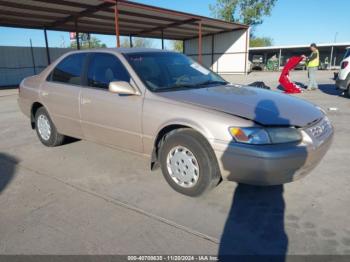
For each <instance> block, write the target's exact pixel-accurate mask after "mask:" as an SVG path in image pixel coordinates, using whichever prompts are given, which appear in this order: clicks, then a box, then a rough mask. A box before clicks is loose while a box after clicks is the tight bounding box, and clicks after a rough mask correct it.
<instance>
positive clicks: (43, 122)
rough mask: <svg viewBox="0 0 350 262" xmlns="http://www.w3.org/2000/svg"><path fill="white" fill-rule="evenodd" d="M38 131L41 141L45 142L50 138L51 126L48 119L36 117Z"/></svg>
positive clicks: (43, 116)
mask: <svg viewBox="0 0 350 262" xmlns="http://www.w3.org/2000/svg"><path fill="white" fill-rule="evenodd" d="M37 124H38V131H39V134H40V136H41V138H42V139H44V140H45V141H47V140H49V139H50V136H51V126H50V122H49V119H47V117H46V116H45V115H40V116H39V117H38V122H37Z"/></svg>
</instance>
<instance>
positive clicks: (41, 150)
mask: <svg viewBox="0 0 350 262" xmlns="http://www.w3.org/2000/svg"><path fill="white" fill-rule="evenodd" d="M305 74H306V73H305V72H295V73H293V75H292V77H293V78H294V79H295V80H298V81H301V82H305V81H306V76H305ZM331 77H332V73H331V72H320V73H319V76H318V78H319V83H320V84H321V85H320V90H318V91H312V92H305V93H303V94H301V95H296V96H298V97H301V98H303V99H307V100H310V101H312V102H314V103H316V104H318V105H320V106H321V107H322V108H324V109H325V110H326V111H328V108H330V107H336V108H338V110H337V111H329V117H330V119H331V121H332V122H333V124H334V126H335V139H334V143H333V145H332V147H331V149H330V151H329V152H328V154H327V155H326V157H325V158H324V160H323V161H322V163H321V164H320V165H319V166H318V167H317V168H316V169H315V170H314V171H313V172H312V173H311V174H310V175H309V176H307V177H305V178H304V179H302V180H300V181H296V182H294V183H290V184H286V185H284V186H275V187H262V188H259V187H254V186H245V185H237V184H236V183H233V182H223V183H221V184H220V186H219V187H217V188H216V189H215V190H214V191H212V192H211V193H209V194H207V195H205V196H204V197H202V198H189V197H185V196H182V195H180V194H178V193H176V192H174V191H173V190H172V189H171V188H170V187H169V186H168V185H167V184H166V182H165V180H164V179H163V177H162V175H161V173H160V171H159V170H158V171H156V172H150V171H149V170H148V165H149V163H148V161H147V160H146V159H144V158H142V157H140V156H136V155H133V154H130V153H125V152H122V151H118V150H114V149H110V148H108V147H104V146H100V145H97V144H94V143H91V142H87V141H76V142H72V143H69V144H66V145H63V146H60V147H56V148H47V147H44V146H43V145H41V144H40V142H39V140H38V139H37V138H36V134H35V132H34V131H33V130H31V129H30V127H29V122H28V119H27V118H26V117H24V116H23V115H22V113H20V112H19V109H18V106H17V103H16V94H17V91H16V90H0V254H214V255H215V254H227V253H230V254H280V255H285V254H350V226H349V221H350V220H349V217H350V176H349V174H350V172H349V171H350V168H349V162H350V161H349V160H350V159H349V156H350V139H349V133H350V125H349V119H350V99H348V98H345V97H342V96H339V93H340V92H338V91H337V90H335V87H334V85H333V81H332V80H331V79H330V78H331ZM227 78H229V80H230V81H232V82H235V83H250V82H254V81H258V80H262V81H265V83H266V84H268V85H270V86H272V87H275V86H277V81H276V80H277V78H278V74H277V73H262V72H259V73H252V74H250V75H249V76H234V77H233V76H231V77H227ZM300 113H301V114H302V113H303V112H300Z"/></svg>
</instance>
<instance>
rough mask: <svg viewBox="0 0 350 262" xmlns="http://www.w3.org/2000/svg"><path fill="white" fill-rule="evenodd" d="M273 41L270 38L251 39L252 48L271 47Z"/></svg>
mask: <svg viewBox="0 0 350 262" xmlns="http://www.w3.org/2000/svg"><path fill="white" fill-rule="evenodd" d="M272 44H273V40H272V38H270V37H253V38H251V39H250V43H249V46H250V47H262V46H271V45H272Z"/></svg>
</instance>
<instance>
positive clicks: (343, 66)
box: [341, 61, 349, 69]
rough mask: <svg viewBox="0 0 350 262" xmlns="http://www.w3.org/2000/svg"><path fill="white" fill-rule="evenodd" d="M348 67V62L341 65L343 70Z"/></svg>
mask: <svg viewBox="0 0 350 262" xmlns="http://www.w3.org/2000/svg"><path fill="white" fill-rule="evenodd" d="M348 65H349V62H348V61H344V62H343V63H342V64H341V69H344V68H346V67H347V66H348Z"/></svg>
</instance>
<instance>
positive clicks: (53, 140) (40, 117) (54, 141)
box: [35, 107, 64, 147]
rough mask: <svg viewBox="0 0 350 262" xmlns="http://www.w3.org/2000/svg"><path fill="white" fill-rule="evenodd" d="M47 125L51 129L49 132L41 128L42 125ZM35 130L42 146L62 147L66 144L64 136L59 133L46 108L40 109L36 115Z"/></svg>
mask: <svg viewBox="0 0 350 262" xmlns="http://www.w3.org/2000/svg"><path fill="white" fill-rule="evenodd" d="M43 122H44V123H45V125H46V127H49V130H50V131H49V132H47V131H46V132H44V131H41V130H44V129H41V128H40V124H41V123H43ZM35 130H36V133H37V135H38V137H39V140H40V142H41V143H42V144H44V145H45V146H48V147H54V146H60V145H62V144H63V142H64V135H61V134H60V133H58V132H57V129H56V127H55V125H54V123H53V122H52V120H51V118H50V116H49V114H48V112H47V111H46V109H45V108H44V107H40V108H39V109H38V110H37V111H36V113H35Z"/></svg>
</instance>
